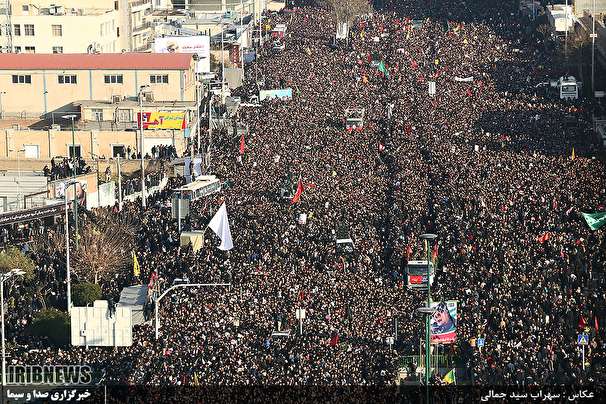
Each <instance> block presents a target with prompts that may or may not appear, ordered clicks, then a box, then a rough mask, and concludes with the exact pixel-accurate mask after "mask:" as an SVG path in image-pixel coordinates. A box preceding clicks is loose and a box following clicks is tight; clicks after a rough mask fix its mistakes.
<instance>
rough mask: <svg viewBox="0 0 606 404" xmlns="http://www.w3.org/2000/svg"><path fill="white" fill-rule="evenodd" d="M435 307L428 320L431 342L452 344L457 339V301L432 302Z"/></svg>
mask: <svg viewBox="0 0 606 404" xmlns="http://www.w3.org/2000/svg"><path fill="white" fill-rule="evenodd" d="M431 307H432V308H434V309H435V311H434V312H433V314H432V315H431V318H430V320H429V329H430V338H431V339H430V340H431V343H432V344H452V343H454V342H455V341H456V339H457V301H456V300H448V301H446V302H432V303H431Z"/></svg>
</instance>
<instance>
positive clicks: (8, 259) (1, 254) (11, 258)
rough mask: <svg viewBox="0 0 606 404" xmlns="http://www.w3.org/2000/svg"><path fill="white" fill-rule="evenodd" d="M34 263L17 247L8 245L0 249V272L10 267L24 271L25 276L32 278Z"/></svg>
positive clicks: (10, 268) (4, 271) (6, 270)
mask: <svg viewBox="0 0 606 404" xmlns="http://www.w3.org/2000/svg"><path fill="white" fill-rule="evenodd" d="M35 268H36V264H35V263H34V261H32V259H31V258H29V257H28V256H26V255H25V254H23V253H22V252H21V250H19V249H18V248H17V247H9V248H6V249H4V250H2V251H0V273H6V272H8V271H10V270H12V269H21V270H23V271H25V277H26V278H32V277H33V275H34V269H35Z"/></svg>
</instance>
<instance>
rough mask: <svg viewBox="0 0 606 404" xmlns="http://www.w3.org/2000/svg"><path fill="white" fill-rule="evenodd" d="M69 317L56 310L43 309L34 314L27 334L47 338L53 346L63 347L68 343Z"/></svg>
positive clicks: (69, 336) (69, 337)
mask: <svg viewBox="0 0 606 404" xmlns="http://www.w3.org/2000/svg"><path fill="white" fill-rule="evenodd" d="M70 332H71V331H70V322H69V315H68V314H67V313H64V312H62V311H59V310H57V309H44V310H40V311H39V312H38V313H36V316H35V317H34V320H33V321H32V324H31V326H30V327H29V333H30V334H31V335H33V336H35V337H40V338H48V341H49V342H50V344H52V345H54V346H65V345H68V344H69V343H70V339H71V335H70Z"/></svg>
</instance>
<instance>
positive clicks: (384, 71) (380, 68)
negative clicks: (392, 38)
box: [379, 61, 389, 78]
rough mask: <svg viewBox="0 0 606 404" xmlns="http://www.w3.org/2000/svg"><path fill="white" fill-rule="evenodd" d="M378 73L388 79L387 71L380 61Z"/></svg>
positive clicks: (383, 63)
mask: <svg viewBox="0 0 606 404" xmlns="http://www.w3.org/2000/svg"><path fill="white" fill-rule="evenodd" d="M379 71H380V72H381V73H383V74H384V75H385V77H387V78H389V71H387V68H386V67H385V62H383V61H381V63H379Z"/></svg>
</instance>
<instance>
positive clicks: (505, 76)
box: [9, 0, 606, 385]
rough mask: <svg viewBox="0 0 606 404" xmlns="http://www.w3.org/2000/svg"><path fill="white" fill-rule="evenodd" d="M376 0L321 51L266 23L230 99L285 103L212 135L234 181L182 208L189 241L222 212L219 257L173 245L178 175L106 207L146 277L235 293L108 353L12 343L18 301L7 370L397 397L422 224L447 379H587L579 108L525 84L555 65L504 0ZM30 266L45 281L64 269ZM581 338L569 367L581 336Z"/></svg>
mask: <svg viewBox="0 0 606 404" xmlns="http://www.w3.org/2000/svg"><path fill="white" fill-rule="evenodd" d="M384 3H385V4H384V7H385V10H383V11H381V12H375V13H373V14H369V15H366V16H360V17H358V18H357V19H356V21H355V22H354V23H353V24H352V25H351V27H350V33H349V38H348V41H342V42H337V43H336V45H333V44H332V40H331V38H332V36H333V35H334V32H335V23H336V21H335V19H334V17H333V15H332V13H331V12H330V11H328V10H324V9H320V8H311V7H299V8H294V9H291V10H289V11H288V12H285V13H281V14H275V15H272V16H270V17H269V19H268V21H267V23H268V24H271V25H275V24H278V23H285V24H288V35H287V38H286V39H285V43H286V46H285V49H284V50H282V51H280V52H277V53H271V54H270V52H269V50H270V49H271V43H268V44H266V49H265V53H264V54H263V55H261V57H259V58H258V60H257V61H255V62H254V64H253V65H252V66H250V67H248V68H247V73H246V79H245V82H244V85H243V87H242V88H241V89H239V90H238V92H237V95H240V96H242V97H243V98H246V97H250V96H252V95H255V94H256V93H257V80H258V79H259V78H260V77H262V79H263V81H264V82H265V88H268V89H275V88H284V87H290V88H292V89H293V98H292V100H275V99H274V100H266V101H263V102H262V105H261V106H260V107H259V108H252V107H250V108H249V107H246V108H242V109H241V110H240V111H239V113H238V115H239V120H240V122H241V123H242V124H243V125H247V126H248V128H249V131H248V132H247V133H246V134H245V139H244V140H245V141H244V143H245V147H244V153H243V154H242V155H241V154H240V149H241V139H240V138H239V137H237V138H236V137H234V136H233V134H231V133H228V132H227V131H222V132H220V133H214V134H213V137H214V139H213V144H212V156H213V157H212V174H215V175H217V176H218V177H219V178H220V179H221V180H222V181H229V183H230V186H229V187H226V188H225V189H224V190H223V191H222V192H220V193H218V194H214V195H211V196H208V197H204V198H202V199H200V200H197V201H195V202H193V203H192V205H191V206H190V215H189V216H188V217H187V219H186V223H185V224H184V226H185V227H184V228H185V229H193V230H203V229H205V228H206V226H207V224H208V223H209V221H210V219H211V218H212V216H213V214H214V213H215V212H216V211H217V209H218V208H219V206H220V205H221V204H222V203H223V202H225V203H226V205H227V211H228V216H229V221H230V226H231V232H232V235H233V239H234V248H233V249H232V250H231V251H229V252H224V251H221V250H219V249H217V248H216V247H217V245H218V243H219V241H218V239H217V238H216V237H215V235H214V234H213V233H212V232H210V231H207V232H206V240H205V242H204V246H203V248H202V249H201V250H199V251H197V252H194V251H193V249H192V247H191V246H181V245H180V240H179V234H178V232H177V223H176V221H175V220H174V219H172V216H171V207H170V192H169V189H171V188H175V187H177V186H179V185H181V184H183V182H184V179H183V178H181V177H175V178H171V180H170V183H169V185H168V187H167V189H166V191H163V192H160V193H158V194H156V195H155V196H153V197H152V198H150V203H148V208H147V209H146V210H145V211H142V210H141V208H140V205H138V204H137V203H127V204H125V205H124V209H123V210H122V212H120V213H116V214H118V215H124V216H128V217H136V218H138V220H139V222H140V229H139V232H138V244H137V245H138V248H137V256H138V260H139V262H140V263H141V266H142V271H141V275H140V278H139V280H140V281H141V282H142V283H147V282H148V280H149V279H150V277H151V276H152V273H155V275H153V276H154V277H155V276H156V275H157V277H158V278H159V279H160V281H163V284H164V285H165V286H166V285H170V284H171V283H172V281H173V280H174V279H176V278H185V277H186V278H188V279H189V280H190V281H191V282H199V283H230V284H231V286H229V287H215V288H211V287H208V288H200V289H184V290H178V291H174V292H172V293H171V294H170V295H169V296H167V298H166V299H164V300H163V301H162V303H161V306H160V308H159V309H160V317H161V328H160V334H161V335H160V338H159V339H158V340H155V338H154V328H153V325H152V324H149V323H148V324H143V325H141V326H137V327H136V328H135V332H134V334H133V345H132V346H131V347H121V348H117V349H113V348H99V347H96V348H95V347H90V348H88V349H84V348H74V347H72V348H69V349H57V348H51V347H47V346H44V344H43V343H41V342H39V343H38V345H39V346H37V345H36V344H35V343H34V342H32V341H31V340H28V339H27V338H26V337H20V334H19V331H21V330H22V327H24V326H25V325H26V324H27V322H28V321H29V319H31V312H32V310H33V311H35V309H36V308H38V306H35V307H34V308H33V309H32V310H30V313H29V315H20V313H21V312H20V311H19V307H22V308H23V307H28V308H29V306H31V305H32V304H33V303H29V306H28V302H26V301H23V302H21V303H19V304H17V303H15V304H13V305H12V307H11V308H10V309H9V312H10V310H13V313H15V314H13V321H14V322H13V324H22V325H19V326H17V325H12V326H9V339H12V340H14V341H15V342H16V344H17V347H16V348H14V351H15V354H14V355H13V356H12V357H11V361H12V362H14V363H31V364H51V363H52V364H58V363H64V364H74V363H85V364H89V365H91V366H93V367H95V368H96V369H103V370H104V372H105V375H106V380H107V381H108V382H110V383H120V384H143V385H199V384H200V385H202V384H205V385H260V384H262V385H274V384H275V385H374V384H379V385H384V384H393V383H395V380H396V376H397V371H398V369H399V368H400V366H401V358H402V357H403V356H405V355H418V353H419V352H418V350H419V340H420V339H422V338H423V336H424V327H423V325H422V317H421V316H420V315H419V314H418V313H416V309H417V308H418V307H421V306H423V305H424V301H425V300H426V294H425V293H424V292H421V291H413V290H409V289H408V288H406V286H405V284H404V282H403V276H402V275H403V269H404V268H405V266H406V263H407V261H409V260H411V259H423V257H425V256H426V255H425V254H426V251H425V250H424V247H423V244H422V243H421V240H420V238H419V236H420V235H421V234H422V233H426V232H432V233H435V234H437V236H438V238H437V243H438V244H437V245H438V246H437V248H436V251H437V257H438V268H437V272H436V277H435V281H434V284H433V287H432V297H433V300H434V301H444V300H457V301H458V307H459V309H458V310H459V312H458V318H457V341H456V342H455V343H454V344H451V345H446V346H444V347H443V350H444V352H446V354H447V355H449V356H450V357H452V358H456V364H457V365H456V367H457V368H458V369H459V370H458V375H459V377H460V379H461V380H465V381H467V382H471V383H475V384H490V385H499V384H506V385H533V384H538V385H551V384H592V383H597V382H599V381H603V369H602V365H603V363H604V359H605V357H606V345H605V343H604V339H603V335H604V334H603V330H602V327H603V326H606V323H604V320H606V312H605V311H604V299H605V297H606V296H605V294H604V282H603V279H604V277H603V273H604V264H605V262H606V240H605V238H604V230H597V231H592V230H590V229H589V228H588V226H587V225H586V223H585V222H584V220H583V218H582V216H581V212H595V211H603V210H605V209H606V200H605V195H606V181H605V177H604V175H603V173H604V163H603V161H601V160H600V159H599V158H595V157H594V156H596V152H597V149H596V144H595V142H594V141H593V139H592V138H591V131H590V129H591V127H590V124H589V111H588V109H587V108H586V106H585V105H584V104H582V103H581V102H576V103H570V102H564V101H561V100H559V99H557V97H550V96H546V95H544V94H537V93H536V92H535V91H536V89H535V84H537V83H539V82H542V81H544V80H546V79H548V78H550V77H554V76H558V75H561V74H562V73H564V72H563V71H560V70H559V69H558V67H557V66H558V64H557V63H555V61H554V55H553V54H549V53H546V52H545V51H544V49H545V47H544V45H543V43H542V39H541V38H540V37H536V36H535V34H534V33H533V32H532V31H530V32H529V30H527V29H526V25H525V24H528V21H525V20H524V19H520V18H518V17H516V13H517V10H516V8H515V2H497V1H494V0H489V1H469V0H468V1H462V0H449V1H424V0H410V1H395V0H392V1H390V0H385V1H384ZM456 78H458V79H456ZM469 78H471V79H469ZM462 79H465V80H462ZM430 81H432V82H435V85H436V94H435V96H432V95H430V94H429V92H428V82H430ZM353 108H356V109H362V108H363V109H364V111H365V112H364V125H363V129H362V130H360V131H352V132H350V131H347V130H345V128H344V119H345V110H346V109H353ZM569 118H572V119H574V121H575V122H576V125H575V128H571V127H569V126H567V125H566V122H567V119H569ZM573 150H574V153H573ZM573 155H574V158H572V156H573ZM289 178H290V181H291V184H290V185H291V188H293V187H296V184H293V183H295V182H296V180H297V178H301V183H302V185H303V188H304V191H303V194H302V195H301V200H300V202H298V203H296V204H291V203H290V197H287V198H283V197H280V188H281V184H284V183H285V181H286V182H287V179H289ZM292 185H294V186H292ZM301 213H304V214H306V215H307V216H306V218H307V220H306V222H305V223H304V224H301V223H299V222H298V220H297V219H298V218H299V215H300V214H301ZM336 232H342V233H345V234H346V236H347V238H350V239H352V240H353V243H354V251H353V252H352V253H344V252H342V251H340V250H339V249H338V248H337V244H336V242H335V239H336V237H335V234H336ZM56 262H60V259H58V260H57V261H56ZM39 265H45V266H44V268H46V269H45V270H46V271H48V272H49V274H50V273H54V272H58V275H57V276H59V277H60V276H61V273H60V272H61V271H60V267H57V266H56V265H59V264H56V263H52V262H49V263H46V262H45V263H43V262H39ZM49 276H51V275H49ZM133 281H136V280H135V279H132V270H131V269H130V268H125V269H124V272H123V273H120V274H116V276H115V277H112V278H111V279H103V280H102V281H101V282H102V284H103V289H104V292H105V293H106V294H108V295H113V296H117V295H118V294H119V290H120V288H121V287H123V286H126V285H128V284H130V283H132V282H133ZM17 299H19V298H17ZM21 299H26V297H21ZM298 308H305V309H306V317H305V319H304V320H303V322H302V327H301V328H302V333H301V332H300V330H299V326H300V324H299V322H298V320H297V319H296V317H295V313H296V309H298ZM22 310H23V309H22ZM396 324H397V335H396ZM585 327H589V328H591V331H590V334H591V339H590V345H589V346H588V347H587V350H586V353H585V354H586V358H587V361H588V363H589V366H587V368H586V369H585V370H584V371H583V370H582V369H581V367H582V366H581V361H580V353H579V352H580V351H579V350H578V348H577V339H576V335H577V333H578V332H579V331H580V330H582V329H584V328H585ZM276 331H289V333H290V334H289V336H280V334H279V333H278V334H276ZM392 336H393V337H396V338H395V344H394V345H390V344H388V343H387V342H386V338H387V337H392ZM479 337H481V338H484V339H485V345H484V346H483V347H482V348H481V349H480V348H479V347H478V346H476V341H477V338H479ZM34 347H35V348H36V350H35V351H31V349H32V348H34ZM28 349H29V350H30V352H28ZM447 370H450V369H446V371H447ZM443 371H444V369H440V370H439V372H443ZM441 376H443V374H436V375H435V377H436V380H439V379H440V378H441Z"/></svg>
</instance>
